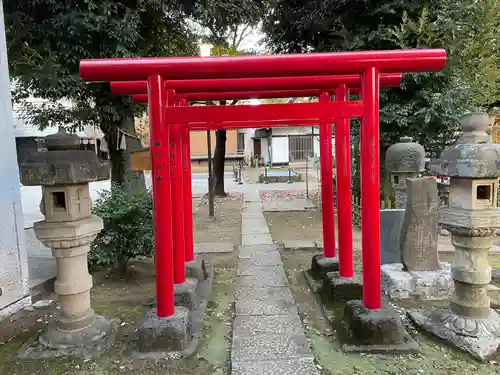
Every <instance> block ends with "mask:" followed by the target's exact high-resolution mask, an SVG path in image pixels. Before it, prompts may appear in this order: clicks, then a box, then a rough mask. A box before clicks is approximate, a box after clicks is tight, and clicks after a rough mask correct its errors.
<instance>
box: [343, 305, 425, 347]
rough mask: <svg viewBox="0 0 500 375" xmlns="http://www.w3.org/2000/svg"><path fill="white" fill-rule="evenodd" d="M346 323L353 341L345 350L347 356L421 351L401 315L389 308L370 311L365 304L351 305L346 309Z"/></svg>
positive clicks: (346, 345)
mask: <svg viewBox="0 0 500 375" xmlns="http://www.w3.org/2000/svg"><path fill="white" fill-rule="evenodd" d="M344 323H345V324H346V326H347V330H348V333H349V335H350V338H351V341H352V343H350V344H344V345H343V346H342V348H343V350H344V351H346V352H370V353H401V352H413V351H416V350H417V349H418V345H417V343H416V342H415V340H413V339H412V338H411V336H410V335H408V333H407V332H406V330H405V327H404V325H403V321H402V320H401V317H400V316H399V314H398V313H397V312H396V311H395V310H394V309H392V308H390V307H388V306H384V307H382V308H381V309H380V310H369V309H367V308H366V307H364V305H363V301H360V300H355V301H349V302H347V303H346V305H345V307H344Z"/></svg>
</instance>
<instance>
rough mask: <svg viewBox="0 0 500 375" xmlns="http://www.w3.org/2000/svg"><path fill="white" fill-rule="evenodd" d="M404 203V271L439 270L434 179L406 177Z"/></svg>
mask: <svg viewBox="0 0 500 375" xmlns="http://www.w3.org/2000/svg"><path fill="white" fill-rule="evenodd" d="M406 185H407V191H408V195H407V202H406V209H405V216H404V220H403V226H402V227H401V234H400V239H399V241H400V250H401V260H402V263H403V270H404V271H434V270H439V269H441V266H440V264H439V259H438V249H437V230H438V227H437V224H438V212H437V206H438V193H437V184H436V179H435V178H434V177H419V178H408V179H407V180H406Z"/></svg>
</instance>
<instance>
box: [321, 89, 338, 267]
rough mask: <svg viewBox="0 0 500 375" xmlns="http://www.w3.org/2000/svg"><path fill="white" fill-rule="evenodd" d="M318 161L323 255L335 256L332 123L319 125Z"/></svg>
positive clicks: (324, 97)
mask: <svg viewBox="0 0 500 375" xmlns="http://www.w3.org/2000/svg"><path fill="white" fill-rule="evenodd" d="M319 101H320V102H328V101H330V94H328V93H326V92H325V93H323V94H321V95H320V97H319ZM319 161H320V171H321V215H322V218H323V256H324V257H325V258H335V213H334V209H335V204H334V198H333V161H332V124H331V122H322V123H320V125H319Z"/></svg>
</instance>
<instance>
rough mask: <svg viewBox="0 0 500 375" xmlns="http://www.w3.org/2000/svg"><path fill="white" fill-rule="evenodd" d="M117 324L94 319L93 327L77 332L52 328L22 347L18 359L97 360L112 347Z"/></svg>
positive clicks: (114, 321)
mask: <svg viewBox="0 0 500 375" xmlns="http://www.w3.org/2000/svg"><path fill="white" fill-rule="evenodd" d="M119 323H120V321H119V320H118V319H114V318H111V319H108V318H105V317H103V316H99V315H96V316H95V321H94V323H93V324H91V325H90V326H88V327H86V328H83V329H80V330H74V331H63V330H61V329H59V328H58V327H57V325H56V324H54V325H51V326H49V327H48V328H47V329H46V330H45V331H43V332H42V333H41V334H40V335H39V336H38V339H37V340H36V341H35V342H32V341H31V342H30V341H28V342H27V343H26V344H24V346H23V347H22V348H21V350H20V351H19V355H18V356H19V358H20V359H51V358H61V357H73V358H99V357H100V356H101V355H102V354H103V353H104V352H105V351H106V350H107V349H108V348H109V347H110V346H111V345H113V344H114V342H115V335H116V332H117V330H118V327H119Z"/></svg>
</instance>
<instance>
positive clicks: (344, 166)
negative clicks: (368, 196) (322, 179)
mask: <svg viewBox="0 0 500 375" xmlns="http://www.w3.org/2000/svg"><path fill="white" fill-rule="evenodd" d="M348 100H349V90H348V88H347V85H344V84H342V85H340V86H338V87H337V89H336V91H335V101H348ZM350 133H351V132H350V121H349V119H348V118H341V119H338V120H337V121H336V123H335V162H336V163H335V168H336V171H337V173H336V176H335V179H336V182H337V221H338V230H339V231H338V236H339V274H340V276H341V277H347V278H350V277H353V276H354V265H353V254H352V250H353V244H352V196H351V195H352V193H351V135H350Z"/></svg>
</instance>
